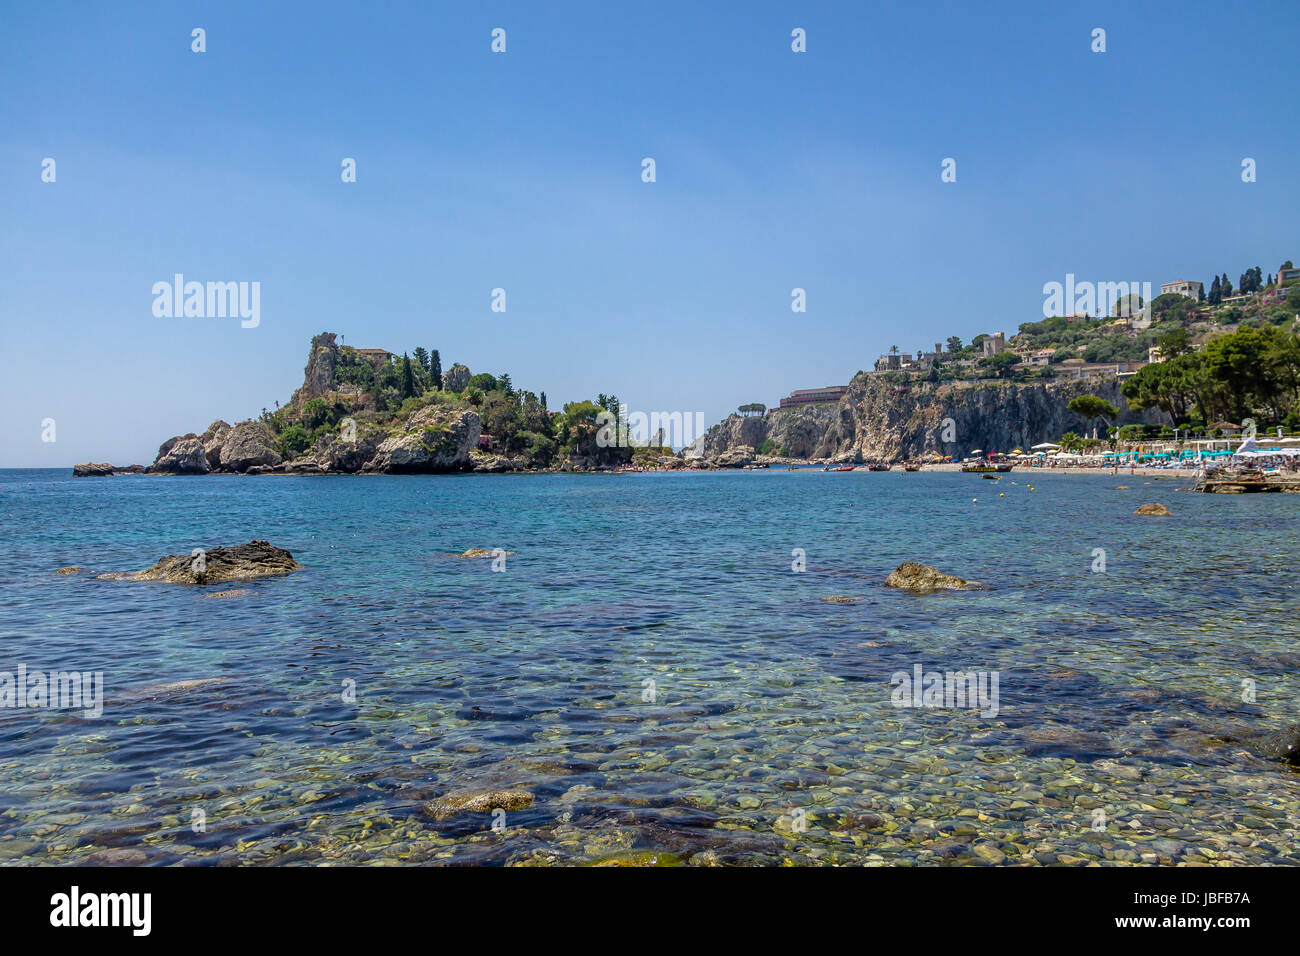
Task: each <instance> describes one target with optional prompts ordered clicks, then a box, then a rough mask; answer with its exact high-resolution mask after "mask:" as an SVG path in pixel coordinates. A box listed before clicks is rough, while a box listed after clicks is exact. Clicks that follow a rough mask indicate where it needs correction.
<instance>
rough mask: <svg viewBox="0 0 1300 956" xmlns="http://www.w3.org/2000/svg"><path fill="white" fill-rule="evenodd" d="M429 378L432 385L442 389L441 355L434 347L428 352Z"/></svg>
mask: <svg viewBox="0 0 1300 956" xmlns="http://www.w3.org/2000/svg"><path fill="white" fill-rule="evenodd" d="M429 378H430V380H431V381H432V382H433V387H434V388H436V389H437V390H438V391H440V392H441V391H442V356H440V355H439V354H438V350H437V349H434V350H433V351H431V352H430V353H429Z"/></svg>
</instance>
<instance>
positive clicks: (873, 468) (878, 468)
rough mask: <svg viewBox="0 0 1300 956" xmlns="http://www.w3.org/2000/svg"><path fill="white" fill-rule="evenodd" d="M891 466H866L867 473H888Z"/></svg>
mask: <svg viewBox="0 0 1300 956" xmlns="http://www.w3.org/2000/svg"><path fill="white" fill-rule="evenodd" d="M893 467H894V466H893V465H883V464H882V465H867V471H889V469H890V468H893Z"/></svg>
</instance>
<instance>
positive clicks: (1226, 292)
mask: <svg viewBox="0 0 1300 956" xmlns="http://www.w3.org/2000/svg"><path fill="white" fill-rule="evenodd" d="M1219 291H1220V292H1222V293H1223V297H1224V298H1225V299H1226V298H1228V297H1229V296H1231V295H1232V280H1231V279H1229V278H1228V273H1226V272H1225V273H1224V274H1223V282H1222V283H1221V284H1220V285H1219Z"/></svg>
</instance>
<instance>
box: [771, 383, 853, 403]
mask: <svg viewBox="0 0 1300 956" xmlns="http://www.w3.org/2000/svg"><path fill="white" fill-rule="evenodd" d="M848 390H849V387H848V386H847V385H827V386H825V387H824V388H798V389H795V390H794V391H793V392H791V393H790V394H789V395H788V396H787V397H785V398H783V399H781V407H782V408H790V407H791V406H794V405H811V404H813V403H815V402H838V401H839V400H840V399H841V398H843V397H844V396H845V395H846V394H847V393H848Z"/></svg>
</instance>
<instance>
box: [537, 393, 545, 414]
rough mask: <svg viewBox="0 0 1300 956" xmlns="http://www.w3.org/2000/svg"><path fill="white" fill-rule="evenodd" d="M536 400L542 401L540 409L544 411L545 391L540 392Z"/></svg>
mask: <svg viewBox="0 0 1300 956" xmlns="http://www.w3.org/2000/svg"><path fill="white" fill-rule="evenodd" d="M538 401H540V402H541V403H542V411H546V393H545V392H542V394H541V395H540V396H539V397H538Z"/></svg>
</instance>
